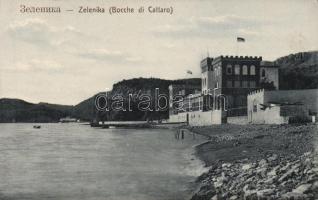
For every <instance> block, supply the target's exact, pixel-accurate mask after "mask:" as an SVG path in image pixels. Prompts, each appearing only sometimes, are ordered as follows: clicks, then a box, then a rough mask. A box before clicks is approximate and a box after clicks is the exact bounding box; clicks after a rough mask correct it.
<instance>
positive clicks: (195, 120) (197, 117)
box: [168, 110, 225, 126]
mask: <svg viewBox="0 0 318 200" xmlns="http://www.w3.org/2000/svg"><path fill="white" fill-rule="evenodd" d="M187 115H188V116H189V117H188V118H189V125H190V126H209V125H213V124H221V123H222V117H223V118H224V116H225V113H224V112H223V111H221V110H214V111H205V112H203V111H193V112H188V113H178V114H176V115H170V116H169V120H168V122H170V123H176V122H180V123H181V122H187Z"/></svg>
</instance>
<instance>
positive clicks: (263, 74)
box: [262, 69, 265, 77]
mask: <svg viewBox="0 0 318 200" xmlns="http://www.w3.org/2000/svg"><path fill="white" fill-rule="evenodd" d="M262 77H265V69H262Z"/></svg>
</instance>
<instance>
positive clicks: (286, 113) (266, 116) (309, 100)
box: [247, 89, 318, 124]
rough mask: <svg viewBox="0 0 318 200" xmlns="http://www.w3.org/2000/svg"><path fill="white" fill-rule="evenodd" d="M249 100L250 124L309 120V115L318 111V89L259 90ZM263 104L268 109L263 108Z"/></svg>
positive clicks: (249, 96)
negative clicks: (292, 119)
mask: <svg viewBox="0 0 318 200" xmlns="http://www.w3.org/2000/svg"><path fill="white" fill-rule="evenodd" d="M247 99H248V100H247V101H248V108H247V109H248V110H247V112H248V122H249V123H257V124H260V123H266V124H284V123H289V121H290V119H291V118H301V119H303V120H305V119H309V118H310V117H309V113H317V110H318V109H317V107H318V89H309V90H278V91H264V90H258V91H255V92H252V93H251V94H250V95H248V97H247ZM270 102H276V103H297V102H299V103H302V104H303V105H279V104H273V105H271V104H270ZM261 104H264V105H265V106H268V107H263V106H262V105H261ZM309 111H310V112H309Z"/></svg>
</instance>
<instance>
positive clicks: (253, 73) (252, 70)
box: [250, 65, 255, 75]
mask: <svg viewBox="0 0 318 200" xmlns="http://www.w3.org/2000/svg"><path fill="white" fill-rule="evenodd" d="M250 75H255V65H251V68H250Z"/></svg>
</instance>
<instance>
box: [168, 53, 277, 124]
mask: <svg viewBox="0 0 318 200" xmlns="http://www.w3.org/2000/svg"><path fill="white" fill-rule="evenodd" d="M200 67H201V83H202V90H201V93H199V94H198V93H196V94H192V95H191V94H188V96H187V97H186V98H185V99H184V101H183V105H182V106H183V107H184V109H181V110H180V109H179V110H175V109H174V108H173V106H171V109H172V110H171V111H170V119H171V121H178V120H181V121H182V120H185V121H188V122H189V123H190V124H191V122H193V123H192V124H193V125H209V124H214V123H225V122H226V121H227V117H230V116H247V95H248V94H249V93H250V92H251V91H254V90H256V89H260V88H263V87H269V88H270V89H278V88H279V80H278V67H277V66H275V65H273V64H272V63H270V62H262V57H250V56H245V57H243V56H219V57H216V58H211V57H207V58H205V59H203V60H202V61H201V63H200ZM172 93H173V92H172V91H171V92H170V94H172ZM203 122H204V123H203Z"/></svg>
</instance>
